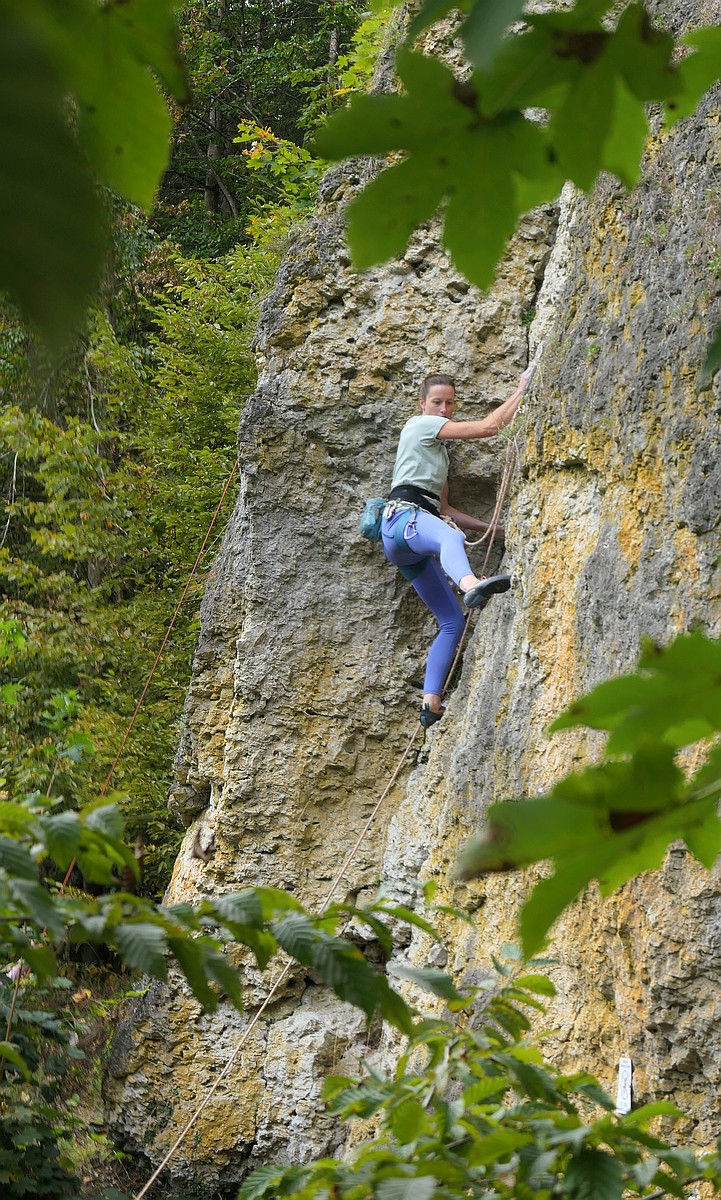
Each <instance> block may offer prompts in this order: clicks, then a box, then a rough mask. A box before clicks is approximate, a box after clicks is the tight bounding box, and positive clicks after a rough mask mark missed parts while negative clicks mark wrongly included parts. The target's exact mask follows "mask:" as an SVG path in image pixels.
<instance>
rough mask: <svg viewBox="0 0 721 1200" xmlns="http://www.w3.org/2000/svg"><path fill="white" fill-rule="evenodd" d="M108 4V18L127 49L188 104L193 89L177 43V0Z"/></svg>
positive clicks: (182, 102) (134, 0)
mask: <svg viewBox="0 0 721 1200" xmlns="http://www.w3.org/2000/svg"><path fill="white" fill-rule="evenodd" d="M108 7H109V11H108V10H107V9H106V19H107V20H108V21H110V22H112V23H114V25H115V26H116V27H117V28H119V29H121V30H122V32H123V35H124V36H123V40H124V42H125V45H126V46H127V48H128V50H129V51H131V52H132V53H134V54H135V56H136V58H137V59H138V61H139V62H141V63H144V64H146V65H147V66H149V67H152V69H153V71H154V72H155V73H156V75H158V76H159V78H160V79H162V81H163V83H164V84H165V85H166V87H167V88H168V89H169V90H170V91H171V92H172V93H173V95H174V96H175V98H176V100H178V101H179V102H180V103H181V104H186V103H187V102H188V101H189V100H190V91H189V88H188V80H187V77H186V72H185V68H184V65H183V61H182V58H181V55H180V49H179V45H178V31H177V28H176V23H175V10H176V8H177V5H176V2H175V0H124V3H122V4H114V5H111V6H108Z"/></svg>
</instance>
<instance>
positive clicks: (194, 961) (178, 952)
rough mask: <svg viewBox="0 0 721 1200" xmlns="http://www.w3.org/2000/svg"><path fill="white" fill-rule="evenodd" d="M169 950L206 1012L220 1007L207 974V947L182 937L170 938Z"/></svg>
mask: <svg viewBox="0 0 721 1200" xmlns="http://www.w3.org/2000/svg"><path fill="white" fill-rule="evenodd" d="M168 949H169V950H170V952H171V954H172V955H173V957H174V958H175V960H176V962H177V963H178V966H179V967H180V969H181V971H182V972H183V975H184V976H185V978H186V980H187V982H188V986H189V987H190V989H191V991H192V993H193V995H194V996H195V998H196V1000H197V1001H198V1002H199V1003H200V1004H202V1006H203V1008H204V1009H205V1010H206V1012H214V1011H215V1009H216V1008H217V1007H218V997H217V995H216V993H215V991H214V990H213V988H212V987H211V986H210V984H209V983H208V980H207V978H206V974H205V967H204V964H205V946H204V944H203V942H201V941H200V940H196V939H194V938H192V937H188V936H187V935H186V936H182V937H175V936H170V937H168Z"/></svg>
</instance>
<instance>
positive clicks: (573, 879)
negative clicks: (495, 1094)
mask: <svg viewBox="0 0 721 1200" xmlns="http://www.w3.org/2000/svg"><path fill="white" fill-rule="evenodd" d="M720 681H721V643H719V642H716V641H712V640H710V639H708V638H706V637H704V636H703V635H702V634H701V633H691V634H683V635H681V636H680V637H678V638H677V639H676V640H675V641H674V642H672V643H671V645H670V646H668V647H667V648H666V649H661V648H660V647H658V646H656V645H655V644H653V643H650V642H649V643H647V645H646V646H645V649H644V651H643V653H642V656H641V659H640V662H639V668H638V671H637V672H635V673H633V674H631V675H627V676H622V677H620V678H618V679H611V680H609V681H607V682H606V683H602V684H601V685H600V686H599V687H597V688H595V689H594V690H593V691H592V692H591V693H589V695H587V696H585V697H583V698H582V699H580V700H578V701H576V702H575V703H574V704H572V705H571V706H570V708H569V709H568V710H567V712H566V713H564V714H563V715H562V716H561V717H559V718H558V720H557V721H556V722H555V723H554V724H553V725H552V726H551V729H552V731H554V730H561V729H568V728H572V727H574V726H577V725H585V726H587V727H589V728H591V729H598V730H607V731H608V733H609V737H608V741H607V744H606V749H605V755H604V757H603V759H602V760H601V761H600V762H598V763H595V764H594V765H593V766H589V767H586V768H584V769H583V770H582V771H579V772H575V773H573V774H571V775H568V776H566V777H565V778H564V779H562V780H561V781H560V782H559V783H558V784H557V785H556V786H555V787H554V788H553V789H552V790H551V791H550V792H549V793H548V795H546V796H542V797H540V798H536V799H524V800H519V801H516V802H515V803H506V804H494V805H492V806H491V808H490V809H489V810H488V815H487V823H486V830H485V834H484V836H483V837H482V838H480V839H479V840H476V841H474V842H472V843H471V844H470V845H469V846H468V847H467V848H466V850H465V852H464V855H463V858H462V862H461V869H462V873H463V875H464V877H466V878H469V877H474V876H477V875H479V874H482V873H484V872H489V871H508V870H513V869H516V868H519V867H524V866H528V865H530V864H532V863H536V862H542V861H544V860H546V859H551V860H552V861H553V863H554V868H555V869H554V872H553V874H552V875H551V876H550V877H548V878H545V879H542V880H541V881H540V882H539V883H537V884H536V886H535V888H534V889H533V892H532V894H531V896H530V898H529V899H528V900H527V901H526V903H525V905H524V907H523V910H522V913H521V922H520V929H521V936H522V940H523V945H524V948H525V950H526V952H527V953H532V952H534V951H535V950H536V949H537V948H538V947H539V946H540V945H541V944H542V943H543V941H544V938H545V937H546V935H547V933H548V930H549V929H550V927H551V925H552V924H553V922H554V921H555V920H556V918H557V917H558V916H559V915H560V913H561V912H562V911H563V910H564V909H565V908H566V907H567V906H568V905H569V904H571V903H572V902H573V900H575V899H576V898H577V897H578V896H579V895H580V894H581V893H582V892H583V890H584V888H585V887H586V886H587V885H588V884H589V883H590V882H591V881H592V880H594V879H596V880H598V883H599V886H600V888H601V892H602V894H603V895H608V894H609V893H610V892H612V891H614V890H615V889H616V888H618V887H620V885H621V884H622V883H625V882H626V881H627V880H629V879H632V878H633V877H634V876H635V875H637V874H639V872H642V871H646V870H650V869H652V868H655V867H658V866H660V864H661V862H662V860H663V857H664V854H665V852H666V850H667V848H668V846H669V845H670V844H671V842H673V841H675V840H676V839H678V838H682V839H683V840H684V841H685V843H686V845H687V847H688V849H689V851H690V852H691V853H692V854H693V855H695V857H696V858H697V859H699V861H700V862H701V863H703V865H704V866H706V867H707V868H709V869H710V868H711V867H712V866H713V865H714V863H715V861H716V859H717V857H718V855H719V853H721V821H719V817H718V815H717V809H718V802H719V797H720V796H721V747H719V746H718V745H717V744H713V743H712V745H711V748H710V749H708V748H707V749H706V753H705V757H704V756H703V753H702V752H703V750H704V744H705V743H706V741H707V739H713V738H715V736H716V735H717V734H718V732H719V731H721V687H720V686H719V683H720ZM695 743H700V745H698V746H697V751H698V757H704V761H703V765H702V766H700V767H699V768H698V769H697V770H695V771H694V772H692V773H688V772H685V771H684V770H683V769H682V766H681V764H680V763H679V761H678V756H679V752H680V751H681V750H683V749H684V748H685V747H688V746H690V745H692V744H695Z"/></svg>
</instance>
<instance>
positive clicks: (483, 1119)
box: [238, 948, 718, 1200]
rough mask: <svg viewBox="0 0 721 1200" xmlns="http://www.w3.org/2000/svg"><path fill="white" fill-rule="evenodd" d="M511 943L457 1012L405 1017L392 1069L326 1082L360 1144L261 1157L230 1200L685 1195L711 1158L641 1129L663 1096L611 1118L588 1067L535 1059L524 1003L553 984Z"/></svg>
mask: <svg viewBox="0 0 721 1200" xmlns="http://www.w3.org/2000/svg"><path fill="white" fill-rule="evenodd" d="M509 950H511V951H512V955H513V956H512V958H511V960H510V962H509V959H508V957H504V958H503V959H501V960H499V961H498V964H497V965H498V968H499V977H498V978H495V979H494V978H493V976H490V977H489V978H488V979H487V980H486V981H485V984H484V985H483V986H481V987H478V988H474V989H471V990H470V991H467V992H466V993H465V994H464V996H463V999H462V1011H463V1016H462V1017H460V1018H457V1019H456V1020H455V1021H453V1022H450V1021H448V1020H446V1019H442V1018H439V1017H433V1018H426V1019H424V1020H422V1021H420V1022H419V1023H418V1024H417V1025H416V1027H415V1029H414V1031H413V1034H412V1036H411V1037H410V1039H409V1041H408V1044H407V1047H406V1048H405V1051H404V1053H403V1054H402V1056H401V1058H400V1060H399V1062H398V1064H397V1066H396V1068H395V1071H394V1072H393V1073H392V1074H386V1073H384V1072H383V1071H381V1070H379V1069H378V1068H377V1067H369V1068H368V1069H367V1073H366V1075H365V1077H364V1078H363V1079H361V1080H354V1079H351V1078H346V1077H344V1076H330V1077H328V1078H327V1079H326V1081H325V1085H324V1096H325V1099H326V1102H327V1106H328V1109H329V1111H330V1112H331V1113H334V1114H336V1115H337V1116H338V1117H340V1118H341V1119H342V1120H344V1121H347V1122H351V1121H354V1120H358V1119H360V1120H365V1121H371V1123H372V1131H373V1132H372V1138H371V1139H370V1140H368V1141H365V1142H362V1143H361V1144H360V1145H358V1144H357V1138H356V1137H353V1139H352V1146H353V1148H352V1149H351V1150H350V1152H349V1153H348V1155H347V1156H346V1157H344V1158H343V1159H342V1160H340V1159H321V1160H320V1161H318V1162H316V1163H311V1164H308V1165H306V1166H291V1167H277V1166H264V1167H261V1168H260V1169H259V1170H257V1171H255V1172H253V1174H252V1175H250V1176H249V1177H248V1179H247V1180H246V1182H245V1183H244V1184H243V1186H242V1188H241V1189H240V1192H239V1197H238V1200H262V1198H263V1197H266V1198H268V1200H271V1198H272V1200H276V1197H280V1196H292V1197H295V1200H312V1198H313V1197H322V1198H323V1200H326V1198H327V1197H329V1196H333V1197H337V1198H338V1200H342V1198H345V1200H365V1198H366V1197H371V1196H373V1197H378V1198H380V1200H420V1198H426V1197H428V1198H429V1197H431V1196H432V1197H437V1198H438V1200H452V1198H453V1200H455V1198H458V1200H460V1198H464V1200H465V1198H466V1197H469V1196H473V1197H479V1198H480V1197H487V1198H498V1200H501V1198H503V1200H511V1198H512V1197H513V1198H514V1200H517V1198H519V1197H520V1198H521V1200H530V1198H531V1197H533V1196H540V1197H550V1196H562V1195H566V1196H570V1197H573V1198H574V1200H621V1197H622V1195H624V1194H627V1195H628V1194H631V1195H638V1196H642V1195H644V1194H649V1193H651V1192H652V1191H656V1190H658V1191H660V1192H661V1193H666V1192H667V1191H668V1192H671V1193H672V1194H674V1195H679V1196H682V1195H683V1194H684V1191H683V1188H684V1184H685V1183H686V1182H687V1181H689V1180H690V1179H691V1178H693V1177H699V1176H700V1177H703V1178H707V1179H709V1180H711V1181H716V1180H717V1174H718V1162H717V1160H716V1157H715V1156H714V1155H709V1156H708V1157H707V1158H706V1159H703V1160H701V1159H698V1158H696V1157H695V1156H694V1155H693V1154H691V1153H689V1152H687V1151H679V1150H677V1149H676V1148H675V1147H673V1146H671V1145H669V1144H668V1143H667V1142H665V1141H664V1140H663V1139H662V1138H660V1137H658V1136H656V1135H655V1134H653V1133H651V1132H650V1129H649V1126H650V1124H651V1122H652V1121H654V1120H655V1119H656V1118H657V1117H659V1116H665V1117H667V1118H668V1117H671V1118H672V1117H676V1116H679V1115H680V1114H679V1113H678V1110H677V1109H675V1108H674V1106H673V1105H671V1104H668V1103H667V1102H661V1103H659V1104H652V1105H647V1106H646V1107H644V1108H641V1109H638V1110H636V1111H635V1112H633V1113H630V1114H629V1115H627V1116H622V1117H619V1116H616V1115H614V1113H613V1102H612V1101H611V1100H610V1098H609V1097H608V1096H607V1095H606V1094H605V1093H604V1092H603V1090H602V1089H601V1087H600V1086H599V1084H598V1083H597V1082H596V1080H595V1079H594V1078H593V1077H592V1076H590V1075H587V1074H584V1073H582V1072H579V1073H576V1074H573V1075H564V1074H562V1073H560V1072H559V1071H557V1070H556V1069H555V1068H554V1067H553V1066H551V1064H549V1063H548V1062H546V1061H545V1060H544V1058H543V1056H542V1054H541V1053H540V1051H539V1050H538V1049H537V1048H536V1047H535V1046H534V1045H533V1043H532V1042H530V1041H529V1040H528V1038H527V1032H528V1030H529V1028H530V1021H529V1013H533V1012H534V1011H536V1010H539V1009H540V1011H543V1010H542V1008H541V1006H540V1005H539V1003H538V1001H537V999H536V995H537V994H538V993H539V992H540V993H541V994H553V992H554V988H553V984H552V983H551V981H550V980H549V979H548V978H547V977H546V976H544V975H540V974H538V973H537V972H536V971H532V972H531V973H530V974H525V975H519V974H518V971H519V962H518V959H519V956H518V954H517V953H516V952H515V951H514V950H513V948H509ZM530 965H531V964H529V966H530ZM520 969H524V968H522V967H521V968H520ZM451 989H452V984H451V981H450V980H448V985H447V986H446V988H445V989H444V990H445V991H447V992H448V991H450V990H451ZM433 990H434V991H436V989H435V987H434V989H433ZM453 990H455V989H453Z"/></svg>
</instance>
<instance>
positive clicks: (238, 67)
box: [153, 0, 362, 255]
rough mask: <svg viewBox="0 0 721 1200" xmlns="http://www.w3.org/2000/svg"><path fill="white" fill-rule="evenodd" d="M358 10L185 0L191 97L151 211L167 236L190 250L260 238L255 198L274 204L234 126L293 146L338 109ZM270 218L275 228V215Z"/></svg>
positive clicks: (309, 2)
mask: <svg viewBox="0 0 721 1200" xmlns="http://www.w3.org/2000/svg"><path fill="white" fill-rule="evenodd" d="M361 12H362V5H360V4H359V3H358V2H357V0H335V2H334V3H333V4H329V3H328V2H327V0H273V3H271V4H268V3H258V2H256V0H245V2H244V3H243V4H242V5H232V4H220V3H212V4H209V3H207V2H206V0H185V3H183V5H182V6H181V7H180V10H179V13H178V22H179V27H180V31H181V40H182V45H183V50H184V54H185V59H186V64H187V69H188V75H189V79H190V82H191V86H192V91H193V99H194V102H193V105H192V107H190V108H189V109H187V110H186V111H185V112H183V113H182V114H181V116H180V119H179V122H178V126H177V128H176V135H175V138H174V144H173V151H172V155H171V162H170V169H169V171H168V173H167V174H166V176H165V179H164V182H163V187H162V189H161V197H160V202H159V204H158V206H157V207H156V210H155V212H154V215H153V219H154V221H155V222H156V224H157V227H158V228H159V229H160V230H161V231H162V232H163V233H164V235H165V236H169V237H172V238H174V239H176V240H177V241H178V242H179V243H180V244H181V245H182V246H183V249H184V250H185V251H186V252H188V253H191V254H196V255H198V254H220V253H223V252H225V251H226V250H227V249H228V248H229V247H230V246H232V245H233V244H234V243H235V242H236V241H239V240H240V241H244V240H245V238H246V229H247V227H248V225H249V224H250V225H251V226H252V235H253V236H255V237H257V236H258V234H259V233H261V234H263V235H264V234H265V223H264V222H261V226H262V228H261V229H260V230H259V229H258V220H259V218H258V216H257V213H258V208H259V202H260V207H263V206H264V205H267V204H269V203H272V202H273V196H274V192H275V190H276V189H275V186H274V180H273V179H272V178H271V176H270V173H266V172H262V173H260V174H258V173H251V172H249V171H248V169H247V161H246V160H245V159H244V157H243V154H242V151H241V149H240V144H239V143H238V142H237V141H236V133H237V127H238V122H239V120H240V121H241V122H242V124H243V126H247V128H255V129H258V130H265V129H272V130H273V135H274V137H275V138H277V139H278V142H279V143H280V144H285V145H287V146H290V145H291V144H294V145H295V146H296V149H300V148H301V146H302V144H303V141H304V139H305V136H306V131H307V130H308V129H311V128H314V127H315V125H317V123H318V122H319V121H320V120H322V119H323V117H324V116H325V115H326V114H327V113H328V112H330V111H331V109H332V108H333V107H334V106H336V105H337V102H338V101H337V97H336V89H337V88H338V86H339V79H340V74H341V72H342V69H343V68H342V65H341V63H342V61H343V60H344V58H345V55H346V51H347V50H348V49H349V43H350V39H351V37H352V35H353V33H354V31H355V29H356V27H357V24H358V21H359V18H360V15H361ZM244 131H245V130H243V132H244ZM254 140H255V139H254ZM271 223H272V224H273V225H275V226H276V227H279V228H280V227H282V223H283V218H282V216H276V218H275V220H274V221H273V222H271Z"/></svg>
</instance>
